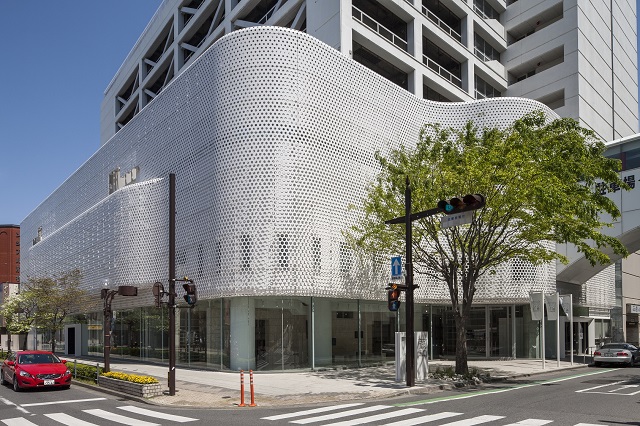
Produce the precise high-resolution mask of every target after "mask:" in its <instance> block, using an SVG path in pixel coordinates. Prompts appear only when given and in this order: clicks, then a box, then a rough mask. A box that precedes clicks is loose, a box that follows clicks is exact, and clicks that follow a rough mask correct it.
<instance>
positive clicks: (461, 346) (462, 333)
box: [454, 313, 469, 375]
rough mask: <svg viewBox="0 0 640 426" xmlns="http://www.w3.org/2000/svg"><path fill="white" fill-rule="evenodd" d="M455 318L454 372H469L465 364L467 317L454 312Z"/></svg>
mask: <svg viewBox="0 0 640 426" xmlns="http://www.w3.org/2000/svg"><path fill="white" fill-rule="evenodd" d="M454 317H455V319H456V374H462V375H466V374H468V373H469V365H468V364H467V355H468V353H467V352H468V351H467V319H466V318H465V317H464V316H462V315H458V314H456V313H454Z"/></svg>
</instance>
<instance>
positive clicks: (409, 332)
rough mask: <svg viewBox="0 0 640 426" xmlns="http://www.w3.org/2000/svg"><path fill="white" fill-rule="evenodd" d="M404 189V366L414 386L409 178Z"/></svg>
mask: <svg viewBox="0 0 640 426" xmlns="http://www.w3.org/2000/svg"><path fill="white" fill-rule="evenodd" d="M405 182H406V187H405V190H404V219H405V222H404V226H405V251H406V254H405V256H406V260H405V266H404V267H405V272H406V277H405V285H406V286H407V289H406V295H405V296H406V299H407V313H406V318H405V319H406V323H407V324H406V330H407V353H406V365H407V371H406V373H407V386H410V387H411V386H415V385H416V359H415V333H414V327H413V324H414V321H413V316H414V313H413V245H412V244H411V241H412V240H413V229H412V226H411V183H410V182H409V176H407V177H406V181H405Z"/></svg>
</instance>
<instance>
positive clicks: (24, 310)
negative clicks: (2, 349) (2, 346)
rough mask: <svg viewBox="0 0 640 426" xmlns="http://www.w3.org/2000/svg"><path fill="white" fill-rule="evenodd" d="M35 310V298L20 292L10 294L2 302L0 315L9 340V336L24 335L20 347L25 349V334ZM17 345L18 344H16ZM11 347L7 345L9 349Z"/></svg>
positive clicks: (32, 320) (31, 323) (31, 324)
mask: <svg viewBox="0 0 640 426" xmlns="http://www.w3.org/2000/svg"><path fill="white" fill-rule="evenodd" d="M37 311H38V308H37V305H36V304H35V300H33V299H32V298H30V297H25V295H24V294H21V293H18V294H15V295H13V296H11V297H10V298H8V299H7V300H6V301H5V302H4V303H3V304H2V307H0V316H2V317H3V318H4V321H5V325H6V327H7V335H8V339H9V341H11V336H25V337H24V338H23V340H22V341H23V348H22V349H26V344H27V339H26V335H27V334H28V333H29V330H31V327H33V323H34V321H35V317H36V312H37ZM17 347H18V345H16V348H17ZM11 349H12V348H11V346H9V350H11Z"/></svg>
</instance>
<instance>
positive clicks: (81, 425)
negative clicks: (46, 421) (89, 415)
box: [45, 413, 99, 426]
mask: <svg viewBox="0 0 640 426" xmlns="http://www.w3.org/2000/svg"><path fill="white" fill-rule="evenodd" d="M45 416H47V417H49V418H50V419H52V420H55V421H56V422H58V423H62V424H63V425H67V426H99V425H97V424H95V423H89V422H85V421H84V420H80V419H77V418H75V417H73V416H70V415H68V414H65V413H51V414H45Z"/></svg>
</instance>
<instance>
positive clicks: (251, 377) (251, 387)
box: [249, 370, 256, 407]
mask: <svg viewBox="0 0 640 426" xmlns="http://www.w3.org/2000/svg"><path fill="white" fill-rule="evenodd" d="M249 383H250V385H249V387H250V389H251V404H249V407H255V406H256V403H255V400H254V399H253V370H249Z"/></svg>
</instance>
